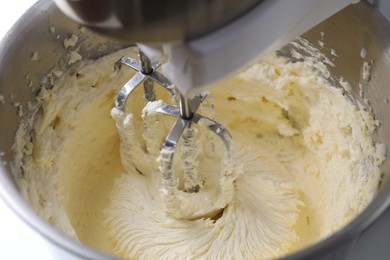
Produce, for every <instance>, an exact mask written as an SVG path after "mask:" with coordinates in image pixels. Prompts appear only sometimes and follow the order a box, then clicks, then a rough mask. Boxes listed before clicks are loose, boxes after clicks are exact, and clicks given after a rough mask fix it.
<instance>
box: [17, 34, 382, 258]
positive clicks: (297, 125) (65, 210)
mask: <svg viewBox="0 0 390 260" xmlns="http://www.w3.org/2000/svg"><path fill="white" fill-rule="evenodd" d="M300 44H301V45H303V46H304V48H306V49H307V52H310V53H312V54H313V55H312V57H311V58H307V59H306V58H304V57H303V56H301V55H300V54H299V53H298V52H294V51H293V52H292V54H293V55H292V56H293V57H295V58H296V59H295V60H294V62H291V61H289V60H288V59H286V58H283V57H279V56H277V55H275V54H273V55H269V56H267V57H266V58H264V59H263V60H261V61H260V62H258V63H256V64H254V65H252V66H251V67H249V68H248V69H246V70H245V71H243V72H241V73H239V74H237V75H234V76H232V77H230V78H229V79H227V80H225V81H223V82H221V83H219V84H218V86H216V87H214V88H212V89H211V96H210V97H208V98H207V99H206V101H205V102H204V103H203V104H202V105H201V107H200V110H201V113H202V114H204V115H206V116H208V117H211V118H215V120H216V121H218V122H222V123H224V124H225V126H226V128H227V129H228V130H229V132H230V133H231V135H232V140H233V145H232V158H231V161H230V162H226V157H225V151H224V147H223V145H222V144H221V141H220V140H219V139H217V138H215V137H214V136H213V134H212V133H210V132H209V131H207V130H205V129H203V127H199V128H195V127H194V128H193V130H191V131H194V132H192V133H190V134H196V135H197V142H196V147H194V149H193V150H191V151H190V152H191V154H193V155H194V160H196V164H194V165H197V168H196V169H194V170H195V171H196V172H197V176H198V179H197V180H196V183H197V184H198V185H201V186H202V189H201V190H200V191H199V192H198V193H197V192H192V193H191V192H186V185H187V184H185V183H184V181H183V177H182V175H183V171H182V169H183V162H182V161H181V160H180V158H181V157H180V156H182V154H183V153H185V152H186V151H185V149H184V148H181V149H179V151H178V153H177V154H175V158H176V159H175V163H174V165H173V167H174V171H175V173H176V174H177V176H178V180H179V181H178V188H179V190H180V196H182V197H183V200H182V204H183V205H181V207H182V209H183V210H185V211H186V212H187V213H188V214H187V216H188V217H186V218H175V217H174V216H172V215H170V214H168V213H167V211H166V204H165V202H164V199H163V195H162V194H163V192H164V191H163V190H161V172H160V169H159V162H158V161H157V160H158V158H160V159H161V158H162V159H163V158H164V154H163V155H162V157H160V149H161V145H162V143H163V141H164V138H165V137H166V135H167V133H168V131H169V130H170V128H171V126H172V124H173V119H171V118H168V117H164V116H163V115H155V114H153V113H148V112H150V110H149V108H150V107H151V106H158V105H159V104H161V101H156V102H154V103H150V104H149V105H148V106H147V107H146V108H144V100H143V97H142V92H141V91H138V92H136V93H135V94H134V96H132V97H131V99H130V100H129V102H128V106H127V110H126V111H128V112H127V113H126V114H124V113H120V112H118V111H116V110H115V109H114V110H112V108H113V106H114V100H115V96H116V94H117V92H118V89H119V88H120V87H121V86H122V85H123V84H124V83H125V82H126V81H127V80H128V79H129V78H130V77H131V75H132V73H133V72H132V71H131V70H130V69H125V68H122V69H121V70H114V69H113V68H114V64H115V62H116V61H117V60H118V59H119V58H120V57H121V56H123V55H133V56H134V55H135V50H134V49H131V48H130V49H126V50H122V51H119V52H117V53H114V54H112V55H109V56H106V57H103V58H100V59H98V60H96V61H82V65H81V66H80V68H79V69H78V70H77V72H74V71H73V72H71V71H68V72H64V74H63V75H61V77H60V78H59V79H58V80H57V82H56V84H55V85H54V87H53V88H52V89H50V90H46V89H42V91H41V93H40V94H39V97H38V100H39V102H38V106H36V108H35V109H36V112H37V113H33V114H36V117H34V120H32V118H30V124H31V125H32V126H33V132H32V138H31V139H30V138H28V135H27V134H26V133H31V129H29V128H28V127H27V128H26V127H20V128H19V130H18V133H17V137H16V142H15V151H16V154H17V156H16V158H17V159H16V161H15V163H14V170H15V171H16V173H17V175H18V176H19V177H18V183H19V186H20V187H21V190H22V191H23V193H24V196H25V198H26V199H27V200H28V201H29V202H30V203H31V205H32V206H33V207H34V208H35V209H36V211H37V212H39V214H41V215H42V216H43V217H44V218H46V219H47V220H48V221H49V222H50V223H52V224H53V225H54V226H56V227H57V228H58V229H60V230H61V231H62V232H64V233H65V234H67V235H68V236H70V237H73V238H74V239H77V240H79V241H81V242H82V243H85V244H87V245H89V246H92V247H95V248H97V249H99V250H102V251H104V252H108V253H110V254H114V255H117V256H120V257H123V258H128V259H138V258H139V259H146V258H157V257H158V258H161V259H175V258H178V257H180V258H181V259H198V258H204V259H233V258H234V259H270V258H276V257H281V256H284V255H287V254H289V253H291V252H294V251H296V250H298V249H300V248H303V247H306V246H308V245H311V244H313V243H315V242H316V241H319V240H321V239H323V238H326V237H327V236H329V235H331V234H332V233H333V232H335V231H337V230H338V229H340V228H341V227H343V226H344V225H345V224H347V223H348V222H349V221H351V220H352V219H353V218H354V217H355V216H357V215H358V214H359V213H360V212H361V211H362V210H363V209H364V208H365V207H366V206H367V205H368V204H369V203H370V201H371V200H372V199H373V197H374V196H375V195H376V193H377V189H378V185H379V181H380V178H381V170H380V165H381V164H382V162H383V160H384V158H385V157H384V153H385V147H384V145H382V144H379V143H376V142H375V141H374V140H373V132H374V130H375V128H376V127H377V126H378V125H379V123H378V121H377V120H375V119H374V117H373V116H372V115H371V114H370V113H369V112H366V111H365V110H364V109H363V108H362V107H359V106H356V105H355V104H354V101H353V99H351V98H350V96H349V95H348V91H347V92H346V90H345V89H343V88H336V87H333V86H331V85H330V84H329V83H328V81H327V80H326V79H324V76H325V77H326V76H329V72H328V71H327V70H326V66H325V65H324V63H326V62H328V63H330V61H329V60H327V59H326V58H325V57H324V56H321V54H320V53H319V52H317V51H316V50H314V49H313V48H312V47H311V46H310V45H308V44H307V43H306V42H305V41H303V40H301V41H300V43H295V47H297V48H298V46H300ZM301 47H302V46H301ZM302 48H303V47H302ZM315 57H317V58H318V57H320V58H321V59H316V58H315ZM318 60H322V62H319V61H318ZM320 75H321V76H320ZM157 90H158V88H157ZM158 96H159V97H161V98H162V99H164V100H165V102H170V98H169V97H168V96H167V95H166V94H165V92H164V91H162V90H161V91H158ZM111 110H112V111H111ZM120 135H121V136H122V141H123V140H126V142H122V143H121V142H120V140H121V139H120ZM180 147H181V146H180V145H179V148H180ZM162 171H164V169H162ZM227 171H229V172H230V174H228V175H227V176H228V177H226V178H224V177H223V176H222V175H223V173H224V172H227ZM221 180H223V181H221ZM190 186H191V185H190ZM218 203H220V205H223V206H222V207H223V209H219V210H215V211H211V212H208V213H207V214H204V213H199V212H200V211H199V210H201V209H202V208H203V207H207V205H216V204H218ZM216 208H218V207H216ZM197 210H198V211H197ZM195 211H197V212H198V213H199V214H195ZM191 216H192V217H191Z"/></svg>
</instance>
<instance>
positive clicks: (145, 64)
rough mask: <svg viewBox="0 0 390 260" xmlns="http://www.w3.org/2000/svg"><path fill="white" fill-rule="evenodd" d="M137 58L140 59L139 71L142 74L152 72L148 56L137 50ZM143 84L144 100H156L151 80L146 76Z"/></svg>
mask: <svg viewBox="0 0 390 260" xmlns="http://www.w3.org/2000/svg"><path fill="white" fill-rule="evenodd" d="M139 58H140V60H141V72H142V73H143V74H146V75H148V74H150V73H152V72H153V67H152V61H151V60H150V59H149V57H148V56H146V55H145V53H143V52H142V51H141V50H139ZM143 85H144V98H145V101H146V102H149V101H155V100H156V91H155V90H154V84H153V80H152V79H151V78H149V77H147V78H146V79H145V81H144V83H143Z"/></svg>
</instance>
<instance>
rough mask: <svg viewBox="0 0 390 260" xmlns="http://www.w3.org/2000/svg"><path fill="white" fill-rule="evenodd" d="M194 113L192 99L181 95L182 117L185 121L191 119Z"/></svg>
mask: <svg viewBox="0 0 390 260" xmlns="http://www.w3.org/2000/svg"><path fill="white" fill-rule="evenodd" d="M193 115H194V113H193V112H192V111H191V106H190V99H189V98H187V97H185V96H183V95H182V94H180V116H181V117H182V118H183V119H191V118H192V116H193Z"/></svg>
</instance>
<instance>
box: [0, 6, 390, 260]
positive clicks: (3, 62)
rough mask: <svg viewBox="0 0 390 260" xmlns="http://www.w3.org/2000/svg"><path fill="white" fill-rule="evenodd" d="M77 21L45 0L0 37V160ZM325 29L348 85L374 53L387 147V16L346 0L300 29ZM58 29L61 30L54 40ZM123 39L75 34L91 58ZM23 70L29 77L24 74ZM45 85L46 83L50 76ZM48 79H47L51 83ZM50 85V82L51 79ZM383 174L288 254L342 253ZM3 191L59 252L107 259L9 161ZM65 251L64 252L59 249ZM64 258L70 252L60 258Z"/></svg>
mask: <svg viewBox="0 0 390 260" xmlns="http://www.w3.org/2000/svg"><path fill="white" fill-rule="evenodd" d="M50 25H54V26H55V27H56V33H54V34H53V33H50V32H49V26H50ZM78 30H79V29H78V25H76V24H75V23H72V22H70V21H69V20H68V19H67V18H66V17H64V16H63V15H62V14H61V13H60V12H59V11H58V10H57V9H56V8H55V6H54V4H53V3H51V1H48V0H42V1H40V2H39V3H38V4H37V5H35V6H34V7H33V8H32V9H31V10H30V11H29V12H28V13H27V14H26V15H25V16H24V17H23V18H22V19H21V20H20V21H19V22H18V23H17V24H16V25H15V27H14V28H13V30H11V32H10V33H9V34H8V36H6V37H5V38H4V39H3V41H2V42H1V44H0V94H1V95H3V96H4V98H5V102H4V104H3V103H0V132H1V134H0V151H4V152H5V155H4V157H3V160H5V161H7V162H10V161H12V156H13V155H12V149H11V148H12V144H13V140H14V139H13V138H14V135H15V132H16V129H17V126H18V124H19V122H20V118H19V117H18V116H17V113H18V111H17V107H15V106H14V105H15V102H18V103H21V104H22V105H23V106H25V107H26V104H27V102H28V101H31V100H33V99H34V93H35V91H33V90H32V88H30V87H29V82H30V80H31V81H32V82H33V88H35V89H38V87H39V85H40V82H41V79H42V77H43V76H44V75H45V74H46V73H47V72H48V71H50V70H51V69H52V67H53V66H54V65H55V64H56V63H57V62H58V61H59V60H61V59H63V57H64V54H65V50H64V49H63V47H62V40H63V39H64V38H65V37H67V36H68V35H69V34H70V33H72V32H78ZM320 32H324V33H325V35H324V39H323V42H324V43H325V47H324V48H323V51H324V52H325V53H327V54H329V57H332V58H333V62H334V63H335V64H336V67H335V69H333V72H334V73H335V74H338V75H343V77H344V78H345V79H346V80H348V81H349V82H350V83H351V86H352V88H353V90H354V91H355V92H356V93H357V92H358V91H359V87H358V84H359V81H360V69H361V66H362V63H363V61H370V60H371V59H372V60H374V65H373V70H372V75H371V80H370V82H368V83H367V85H366V87H365V90H364V91H365V96H366V97H367V98H368V100H369V101H370V102H371V105H372V107H373V110H374V112H375V114H376V115H377V117H378V118H379V119H380V120H381V127H380V128H379V129H378V131H377V139H378V140H380V141H381V142H384V143H386V145H387V147H390V146H389V145H390V105H389V104H388V99H389V98H390V88H389V87H388V86H389V82H390V73H389V72H390V26H389V24H388V23H387V22H386V21H385V19H384V18H383V17H382V16H381V15H380V14H379V13H378V12H377V11H375V10H373V9H372V8H371V7H370V6H368V5H367V4H366V3H364V2H361V3H359V4H357V5H354V6H350V7H348V8H347V9H345V10H343V11H342V12H341V13H339V14H336V15H335V16H333V17H332V18H331V19H329V20H327V21H326V22H324V23H322V24H320V25H319V26H317V27H316V28H314V29H313V30H311V31H310V32H308V33H307V34H305V35H304V37H305V38H307V39H309V40H310V41H311V42H313V43H314V44H317V41H318V40H320V39H321V34H320ZM57 35H60V36H61V39H60V40H58V39H56V38H57ZM125 45H126V44H124V43H118V42H115V41H112V40H109V39H107V38H103V37H100V36H98V35H96V34H93V33H91V32H90V31H88V30H87V31H86V32H84V33H83V34H82V37H81V38H80V46H81V48H80V53H81V54H82V55H83V56H84V57H91V58H96V57H98V56H102V55H104V54H106V53H109V52H113V51H115V50H117V49H119V48H122V47H124V46H125ZM362 47H364V48H366V49H367V57H366V58H365V59H363V58H362V57H361V56H360V51H361V48H362ZM331 48H333V49H335V50H336V53H337V55H338V57H336V56H332V55H331V53H330V52H331V51H330V49H331ZM33 51H37V52H38V53H39V60H38V61H37V62H32V61H31V60H30V57H31V53H32V52H33ZM27 75H28V78H26V76H27ZM48 84H49V83H48ZM48 84H46V85H48ZM48 87H49V86H48ZM383 171H384V180H383V183H382V185H381V189H380V193H379V195H378V197H377V198H376V199H375V200H374V201H373V202H372V204H371V205H370V206H369V207H368V208H367V209H366V210H365V211H364V212H363V213H362V214H361V215H360V216H359V217H357V218H356V219H355V220H354V221H353V222H352V223H350V224H349V225H347V226H346V227H345V228H343V229H342V230H340V231H339V232H337V233H336V234H334V235H332V236H331V237H329V238H328V239H326V240H324V241H321V242H319V243H317V244H316V245H313V246H311V247H309V248H307V249H305V250H303V251H301V252H297V253H296V254H294V255H291V256H288V257H287V259H345V256H346V255H348V254H349V249H350V248H352V246H353V244H351V243H350V242H351V241H353V240H354V239H355V238H356V237H357V236H358V234H360V233H361V231H362V230H363V229H365V228H366V227H367V226H369V225H370V224H371V223H372V222H373V221H374V220H375V219H376V218H377V217H378V216H379V215H381V214H382V213H383V211H384V210H385V209H386V208H387V207H388V205H389V204H390V196H389V195H390V182H389V178H388V176H389V173H390V165H389V161H386V163H385V164H384V165H383ZM0 196H1V197H2V199H3V200H4V201H5V202H6V203H7V204H8V205H9V206H10V207H11V208H12V209H13V210H14V211H15V212H16V213H17V214H18V215H19V216H20V217H21V218H22V219H23V220H24V221H25V222H26V223H28V224H29V225H30V226H31V227H32V228H34V229H35V230H37V232H39V233H41V234H42V235H43V236H44V237H46V238H47V240H48V241H50V243H51V244H52V246H53V247H54V248H55V250H56V251H57V252H60V253H61V254H62V253H64V252H65V253H66V257H71V256H72V257H73V258H75V259H77V258H84V259H107V258H109V256H107V255H104V254H102V253H100V252H98V251H95V250H93V249H92V248H89V247H87V246H84V245H81V244H80V243H78V242H75V241H72V240H70V239H68V238H66V237H65V236H63V235H62V234H61V233H60V232H58V231H57V230H56V229H55V228H53V227H52V226H50V224H48V223H47V222H46V221H45V220H43V219H42V218H40V217H39V216H38V215H37V214H36V213H35V212H34V211H33V210H32V209H31V208H30V207H29V206H28V204H27V203H26V202H25V201H24V200H23V199H22V198H21V196H20V194H19V191H18V188H17V187H16V186H15V185H14V181H13V176H12V173H11V170H10V167H9V163H8V164H7V165H2V164H0ZM62 256H64V255H62ZM65 259H69V258H65Z"/></svg>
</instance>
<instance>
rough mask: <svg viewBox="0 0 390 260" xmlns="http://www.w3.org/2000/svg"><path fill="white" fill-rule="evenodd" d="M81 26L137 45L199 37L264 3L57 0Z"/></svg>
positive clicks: (251, 0)
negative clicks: (137, 43)
mask: <svg viewBox="0 0 390 260" xmlns="http://www.w3.org/2000/svg"><path fill="white" fill-rule="evenodd" d="M54 1H55V2H56V4H57V5H58V6H59V7H60V9H61V10H62V11H63V12H64V13H66V14H67V15H68V16H69V17H71V18H73V19H74V20H75V21H78V22H79V23H81V24H85V25H88V26H90V27H91V28H93V29H95V30H97V31H99V32H102V33H105V34H108V35H111V36H113V37H116V38H124V39H127V40H131V41H137V42H146V43H150V42H154V43H156V42H157V43H161V42H172V41H181V40H184V39H188V38H193V37H197V36H200V35H203V34H205V33H208V32H210V31H212V30H215V29H217V28H218V27H220V26H221V25H223V24H226V23H227V22H229V21H231V20H233V19H235V18H237V17H238V16H240V15H242V14H243V13H245V12H246V11H247V10H248V9H250V8H251V7H253V6H255V5H257V4H258V3H260V2H262V0H214V1H209V0H197V1H193V0H181V1H176V0H143V1H137V0H96V1H90V0H78V1H75V0H54Z"/></svg>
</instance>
